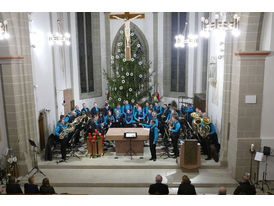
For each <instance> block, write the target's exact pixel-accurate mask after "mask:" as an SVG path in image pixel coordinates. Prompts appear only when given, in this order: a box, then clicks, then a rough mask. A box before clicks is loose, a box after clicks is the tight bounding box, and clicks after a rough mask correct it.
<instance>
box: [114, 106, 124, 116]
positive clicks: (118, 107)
mask: <svg viewBox="0 0 274 206" xmlns="http://www.w3.org/2000/svg"><path fill="white" fill-rule="evenodd" d="M117 110H119V114H120V115H121V113H122V108H121V105H120V104H118V105H117V107H116V108H115V109H114V116H115V117H116V114H117Z"/></svg>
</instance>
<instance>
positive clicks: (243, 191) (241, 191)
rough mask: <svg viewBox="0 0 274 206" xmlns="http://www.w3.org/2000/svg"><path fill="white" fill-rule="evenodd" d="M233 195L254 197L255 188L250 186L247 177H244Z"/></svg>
mask: <svg viewBox="0 0 274 206" xmlns="http://www.w3.org/2000/svg"><path fill="white" fill-rule="evenodd" d="M233 194H234V195H256V188H255V187H254V185H252V184H250V182H249V180H248V177H247V176H244V177H243V180H242V182H240V184H239V186H238V187H237V188H236V189H235V191H234V193H233Z"/></svg>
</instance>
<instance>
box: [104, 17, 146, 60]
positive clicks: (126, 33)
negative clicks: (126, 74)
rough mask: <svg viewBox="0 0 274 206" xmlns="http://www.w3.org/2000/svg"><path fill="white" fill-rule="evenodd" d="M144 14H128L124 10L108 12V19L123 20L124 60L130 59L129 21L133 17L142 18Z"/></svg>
mask: <svg viewBox="0 0 274 206" xmlns="http://www.w3.org/2000/svg"><path fill="white" fill-rule="evenodd" d="M144 18H145V14H130V13H129V12H125V13H124V14H110V15H109V19H111V20H115V19H116V20H123V21H124V22H125V26H124V27H125V31H124V32H125V57H126V61H130V60H131V50H130V44H131V42H130V21H132V20H134V19H144Z"/></svg>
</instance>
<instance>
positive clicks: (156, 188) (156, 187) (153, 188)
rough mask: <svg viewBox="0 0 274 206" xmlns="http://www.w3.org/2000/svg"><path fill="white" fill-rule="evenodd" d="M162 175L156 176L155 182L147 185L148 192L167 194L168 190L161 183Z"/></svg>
mask: <svg viewBox="0 0 274 206" xmlns="http://www.w3.org/2000/svg"><path fill="white" fill-rule="evenodd" d="M162 180H163V178H162V176H161V175H157V176H156V184H152V185H150V186H149V190H148V193H149V194H150V195H168V193H169V190H168V186H167V185H166V184H162Z"/></svg>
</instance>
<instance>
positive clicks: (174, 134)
mask: <svg viewBox="0 0 274 206" xmlns="http://www.w3.org/2000/svg"><path fill="white" fill-rule="evenodd" d="M171 121H172V123H171V126H172V128H169V130H170V132H171V135H170V137H171V140H172V145H173V152H174V157H175V158H177V157H179V149H178V139H179V136H180V128H181V124H180V122H179V121H178V117H177V116H176V115H172V117H171Z"/></svg>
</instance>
